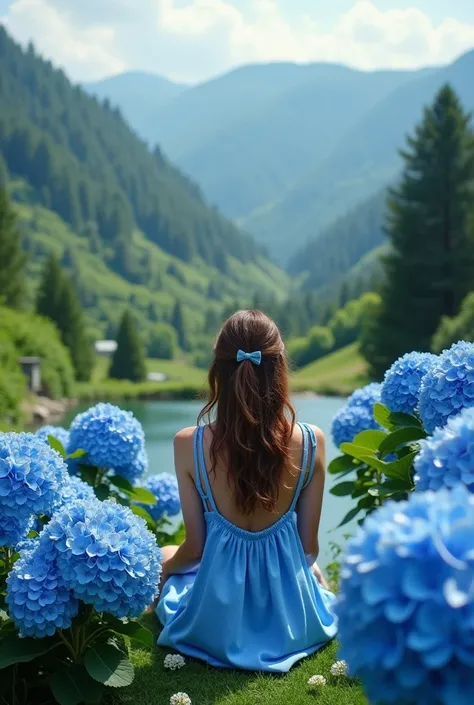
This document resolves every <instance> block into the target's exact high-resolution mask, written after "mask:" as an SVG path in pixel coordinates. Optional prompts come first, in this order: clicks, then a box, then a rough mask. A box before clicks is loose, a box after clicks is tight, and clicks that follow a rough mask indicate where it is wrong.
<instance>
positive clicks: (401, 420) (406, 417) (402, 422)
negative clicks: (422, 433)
mask: <svg viewBox="0 0 474 705" xmlns="http://www.w3.org/2000/svg"><path fill="white" fill-rule="evenodd" d="M390 420H391V422H392V423H393V424H394V426H399V427H400V428H404V427H407V426H408V427H411V428H421V429H423V425H422V423H421V421H420V419H417V418H416V416H412V414H403V413H402V412H401V411H393V412H392V413H391V414H390Z"/></svg>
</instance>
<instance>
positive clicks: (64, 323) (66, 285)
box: [55, 275, 94, 382]
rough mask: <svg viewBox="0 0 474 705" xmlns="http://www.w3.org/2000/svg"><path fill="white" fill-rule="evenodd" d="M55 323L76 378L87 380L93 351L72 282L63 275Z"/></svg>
mask: <svg viewBox="0 0 474 705" xmlns="http://www.w3.org/2000/svg"><path fill="white" fill-rule="evenodd" d="M55 323H56V324H57V326H58V328H59V331H60V333H61V338H62V341H63V343H64V345H65V346H66V347H67V348H68V349H69V352H70V355H71V359H72V363H73V365H74V369H75V372H76V379H77V380H78V381H79V382H87V381H88V380H89V379H90V376H91V373H92V368H93V366H94V353H93V349H92V345H91V342H90V341H89V340H88V338H87V335H86V329H85V325H84V317H83V313H82V308H81V304H80V302H79V297H78V295H77V293H76V291H75V289H74V286H73V284H72V282H71V281H70V280H69V279H68V278H67V277H65V276H64V275H63V277H62V286H61V296H60V299H59V302H58V311H57V320H56V321H55Z"/></svg>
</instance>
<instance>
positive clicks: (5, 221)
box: [0, 185, 26, 308]
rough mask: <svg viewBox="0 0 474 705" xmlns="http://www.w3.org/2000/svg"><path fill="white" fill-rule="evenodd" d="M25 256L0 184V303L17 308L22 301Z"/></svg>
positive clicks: (8, 202)
mask: <svg viewBox="0 0 474 705" xmlns="http://www.w3.org/2000/svg"><path fill="white" fill-rule="evenodd" d="M25 264H26V256H25V254H24V253H23V251H22V248H21V240H20V233H19V232H18V230H17V228H16V219H15V213H14V212H13V208H12V206H11V203H10V199H9V197H8V193H7V190H6V188H5V187H4V186H1V185H0V303H4V304H6V305H7V306H10V307H11V308H19V307H20V306H21V304H22V301H23V294H24V284H25Z"/></svg>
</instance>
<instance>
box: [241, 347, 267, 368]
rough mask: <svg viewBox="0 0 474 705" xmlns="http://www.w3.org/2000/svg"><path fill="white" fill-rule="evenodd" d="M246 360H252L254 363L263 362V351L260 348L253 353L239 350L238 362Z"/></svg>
mask: <svg viewBox="0 0 474 705" xmlns="http://www.w3.org/2000/svg"><path fill="white" fill-rule="evenodd" d="M244 360H250V362H253V364H254V365H260V363H261V362H262V353H261V352H260V350H256V351H255V352H251V353H248V352H244V351H243V350H239V351H238V353H237V362H243V361H244Z"/></svg>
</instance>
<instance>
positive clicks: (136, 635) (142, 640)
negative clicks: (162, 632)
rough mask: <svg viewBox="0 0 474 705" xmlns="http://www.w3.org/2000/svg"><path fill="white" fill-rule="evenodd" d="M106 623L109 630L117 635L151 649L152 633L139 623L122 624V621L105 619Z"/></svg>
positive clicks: (128, 622) (111, 618)
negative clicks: (122, 635) (126, 637)
mask: <svg viewBox="0 0 474 705" xmlns="http://www.w3.org/2000/svg"><path fill="white" fill-rule="evenodd" d="M106 621H107V624H109V625H110V628H111V630H112V631H114V632H116V633H117V634H124V635H125V636H128V638H129V639H131V640H132V641H135V642H137V643H139V644H142V645H144V646H147V647H148V648H149V649H152V648H153V645H154V641H155V639H154V636H153V632H151V631H150V630H149V629H146V628H145V627H144V626H143V625H142V624H140V622H135V621H127V622H123V621H122V620H120V619H114V618H113V617H110V618H106Z"/></svg>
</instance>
